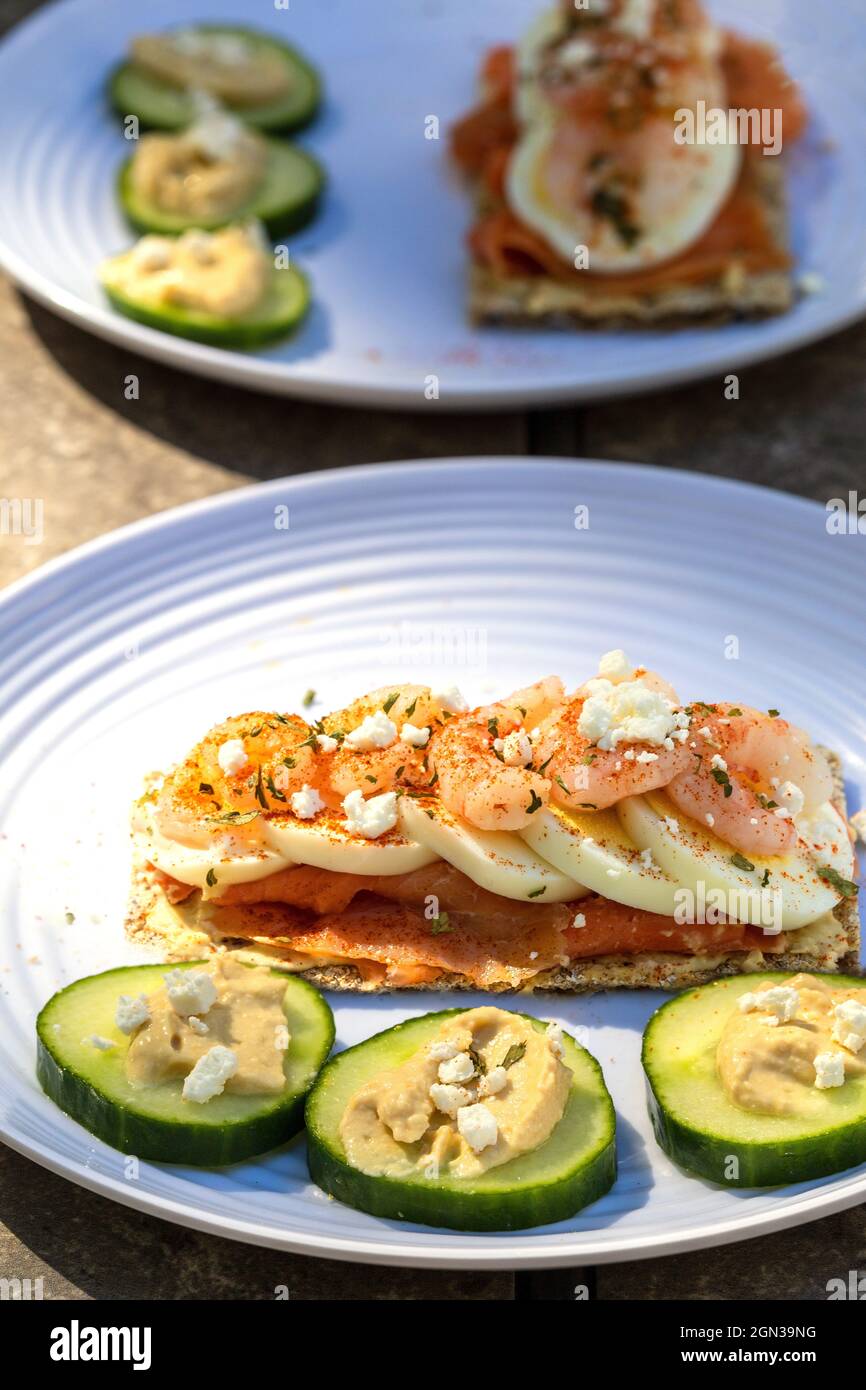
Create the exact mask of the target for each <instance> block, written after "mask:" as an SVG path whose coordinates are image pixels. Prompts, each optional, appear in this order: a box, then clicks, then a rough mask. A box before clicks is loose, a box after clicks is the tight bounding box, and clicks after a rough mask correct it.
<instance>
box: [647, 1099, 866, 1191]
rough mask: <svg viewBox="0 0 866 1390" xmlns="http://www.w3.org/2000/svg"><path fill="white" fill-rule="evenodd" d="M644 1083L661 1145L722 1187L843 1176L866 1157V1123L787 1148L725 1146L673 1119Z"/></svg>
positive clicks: (679, 1161)
mask: <svg viewBox="0 0 866 1390" xmlns="http://www.w3.org/2000/svg"><path fill="white" fill-rule="evenodd" d="M646 1081H647V1108H648V1109H649V1114H650V1120H651V1121H652V1127H653V1134H654V1135H655V1137H656V1141H657V1143H658V1145H659V1147H660V1148H662V1149H664V1151H665V1153H666V1154H667V1156H668V1158H671V1159H673V1161H674V1163H677V1164H678V1165H679V1166H680V1167H681V1168H686V1169H687V1170H688V1171H689V1172H690V1173H694V1174H695V1175H696V1176H697V1177H700V1178H706V1179H707V1180H708V1181H709V1182H712V1183H716V1184H717V1185H718V1186H719V1187H787V1186H789V1185H790V1184H792V1183H799V1182H811V1181H813V1180H814V1179H816V1178H827V1177H830V1176H832V1175H833V1174H834V1173H842V1172H844V1171H845V1169H846V1168H856V1167H857V1166H858V1164H861V1163H863V1161H864V1159H866V1120H864V1121H863V1124H862V1125H847V1126H845V1128H844V1129H840V1130H839V1131H838V1133H837V1134H836V1135H832V1136H831V1135H823V1136H822V1137H821V1138H820V1139H816V1138H815V1137H814V1136H811V1137H810V1138H808V1139H800V1140H797V1139H795V1140H790V1139H787V1140H785V1144H784V1147H782V1146H781V1145H773V1146H770V1145H767V1144H749V1143H743V1142H742V1141H741V1140H738V1141H737V1142H736V1146H735V1144H734V1141H733V1140H731V1141H729V1142H728V1143H727V1144H726V1143H725V1142H724V1140H720V1139H716V1138H713V1137H712V1136H710V1135H706V1134H702V1133H701V1132H700V1130H697V1129H694V1128H692V1127H691V1126H690V1125H686V1124H683V1123H682V1121H681V1120H676V1119H674V1117H673V1116H672V1115H670V1114H669V1113H668V1112H667V1111H666V1110H665V1109H664V1107H663V1106H662V1105H661V1104H660V1103H659V1100H658V1098H657V1096H656V1094H655V1092H654V1091H653V1088H652V1083H651V1081H650V1079H649V1077H647V1079H646ZM732 1151H733V1152H735V1153H736V1157H737V1160H738V1165H739V1166H738V1176H737V1177H736V1178H726V1177H725V1176H724V1172H725V1161H726V1159H727V1157H728V1156H729V1155H730V1154H731V1152H732Z"/></svg>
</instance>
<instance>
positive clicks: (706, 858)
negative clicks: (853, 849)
mask: <svg viewBox="0 0 866 1390" xmlns="http://www.w3.org/2000/svg"><path fill="white" fill-rule="evenodd" d="M829 809H830V811H831V812H832V809H833V808H832V807H830V808H829ZM616 813H617V816H618V818H619V821H620V824H621V825H622V828H623V830H624V831H625V832H626V834H627V835H628V836H629V837H630V839H631V840H632V841H633V842H634V843H635V844H636V845H639V846H640V847H641V849H645V850H649V851H650V853H651V854H652V857H653V859H654V860H655V862H656V863H658V864H659V865H660V866H661V868H662V869H663V870H664V871H665V873H667V874H669V875H670V877H671V878H672V879H675V880H676V882H677V883H678V884H679V885H680V887H681V888H684V889H687V890H689V891H690V892H691V893H692V894H693V895H694V900H695V902H696V903H697V902H699V901H701V900H702V899H704V900H706V898H707V895H708V894H709V893H711V892H712V893H716V894H722V895H724V898H725V901H726V903H727V904H728V912H727V915H728V916H731V917H735V918H736V919H737V920H738V921H741V922H751V923H752V924H754V925H755V926H763V927H765V928H766V927H767V926H768V925H773V926H775V927H781V928H782V929H783V930H785V931H792V930H796V929H797V928H798V927H804V926H807V925H808V924H809V923H810V922H814V921H816V920H817V919H818V918H819V917H821V916H823V915H824V913H826V912H830V911H832V909H833V908H834V907H835V905H836V903H837V902H838V901H839V897H840V894H839V893H838V892H836V891H835V890H834V889H833V888H832V887H831V885H830V884H829V883H828V882H827V881H826V880H825V879H822V878H821V877H820V875H819V873H818V872H817V867H818V864H817V861H816V857H815V856H814V855H813V854H812V853H810V852H809V851H808V849H807V846H806V845H805V843H804V842H803V841H801V843H800V847H799V848H798V849H797V850H796V851H794V852H793V853H791V854H786V855H772V856H768V855H756V854H751V855H749V856H748V857H746V856H745V855H742V854H739V853H738V852H737V851H736V850H733V849H732V848H731V846H730V845H727V844H725V843H724V841H722V840H719V839H718V838H717V837H716V836H715V835H713V833H712V831H711V830H709V829H708V828H707V827H706V826H701V825H698V824H697V822H695V821H692V820H690V819H689V818H688V817H687V816H684V815H683V814H682V812H681V811H678V810H677V808H676V807H675V806H674V804H673V802H672V801H670V799H669V798H668V797H667V796H666V795H665V794H664V792H647V793H646V794H645V795H643V796H631V797H626V798H625V800H623V801H620V802H618V803H617V807H616ZM846 839H847V837H846ZM840 862H841V863H843V865H845V864H847V863H848V858H847V857H846V858H844V859H841V860H840ZM820 863H821V865H824V864H830V866H831V867H832V868H835V867H836V865H835V864H832V863H831V860H830V858H829V857H828V858H826V859H825V858H823V857H822V858H821V859H820ZM749 865H751V866H752V867H751V868H749V867H748V866H749ZM838 872H843V870H842V869H840V870H838ZM843 876H844V872H843ZM773 894H777V895H778V900H777V901H778V912H776V911H775V909H774V908H771V906H770V900H769V898H768V896H767V895H773ZM771 917H772V918H773V920H772V921H771V920H770V919H771Z"/></svg>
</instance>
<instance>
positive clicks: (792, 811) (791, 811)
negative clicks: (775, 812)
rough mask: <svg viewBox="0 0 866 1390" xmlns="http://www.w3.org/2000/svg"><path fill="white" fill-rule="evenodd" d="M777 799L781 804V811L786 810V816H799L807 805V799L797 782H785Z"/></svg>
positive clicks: (778, 792) (777, 794)
mask: <svg viewBox="0 0 866 1390" xmlns="http://www.w3.org/2000/svg"><path fill="white" fill-rule="evenodd" d="M775 799H776V800H777V801H779V802H781V806H780V807H779V810H784V812H785V815H786V816H799V815H800V813H801V811H802V810H803V807H804V806H805V804H806V798H805V796H804V795H803V792H802V791H801V790H800V788H799V787H798V786H797V784H796V783H795V782H783V783H782V785H781V786H780V787H779V789H778V790H777V792H776V798H775Z"/></svg>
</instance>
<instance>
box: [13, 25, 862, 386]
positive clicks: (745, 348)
mask: <svg viewBox="0 0 866 1390" xmlns="http://www.w3.org/2000/svg"><path fill="white" fill-rule="evenodd" d="M78 3H79V0H50V3H49V4H47V5H45V6H44V7H43V8H41V9H39V10H36V11H35V12H34V13H32V14H30V15H27V16H25V17H24V18H22V19H21V20H19V21H17V22H16V23H15V24H13V25H11V26H10V27H9V29H7V31H6V32H5V34H4V35H3V37H2V39H0V63H2V61H3V58H4V57H5V55H6V51H7V49H8V48H10V47H14V45H15V44H16V42H18V41H19V40H20V39H21V38H22V36H24V38H25V41H26V39H27V38H28V37H29V36H30V35H32V33H33V32H34V31H37V32H38V30H39V29H41V28H43V27H44V28H46V29H48V30H50V28H51V25H52V23H53V21H54V20H55V17H56V15H57V14H58V13H59V12H61V11H67V10H71V11H73V12H74V10H75V7H76V5H77V4H78ZM0 270H2V271H4V272H5V273H6V274H7V275H8V276H9V278H10V279H11V280H12V282H13V283H14V284H15V285H16V286H17V287H18V289H19V290H21V291H23V292H24V293H26V294H27V295H29V296H30V297H31V298H32V299H34V300H35V301H36V302H37V303H39V304H41V305H42V306H43V307H44V308H46V309H48V310H49V311H51V312H53V313H55V314H57V315H58V316H59V317H60V318H62V319H64V320H66V321H67V322H69V323H72V324H73V325H74V326H76V327H78V328H80V329H81V330H82V331H84V332H88V333H91V334H93V335H94V336H95V337H97V338H100V339H102V340H103V341H107V342H110V343H113V344H116V345H119V346H122V347H125V348H128V349H129V350H131V351H135V352H139V353H141V355H142V356H144V357H147V358H149V359H150V360H152V361H157V362H163V363H166V364H168V365H169V366H171V367H172V368H174V369H175V370H177V371H181V372H188V373H190V374H192V375H193V376H199V377H204V378H206V379H210V380H216V381H224V382H228V383H230V384H232V385H234V386H238V387H240V388H242V389H244V390H248V391H260V392H263V393H265V394H269V395H278V396H286V397H289V398H292V399H299V400H311V401H318V402H320V403H327V404H338V405H349V406H359V405H361V406H368V407H371V408H376V409H403V410H406V409H408V410H413V411H418V412H420V411H423V410H426V409H428V408H429V404H430V403H429V401H427V400H426V399H425V397H424V393H423V391H422V390H420V389H419V383H418V382H417V381H413V382H412V383H411V384H409V383H408V382H406V383H399V382H397V383H395V382H394V381H393V380H392V382H391V383H390V384H386V383H382V384H377V383H375V382H371V381H370V380H369V379H367V378H365V377H364V376H363V375H362V374H360V373H359V372H358V370H357V369H355V370H354V371H351V370H348V371H343V372H341V373H340V374H339V375H334V374H332V375H331V376H330V377H327V378H323V377H321V376H319V375H318V374H317V373H316V372H315V371H310V370H309V368H307V369H305V368H304V365H303V361H301V362H299V363H292V364H290V365H289V364H283V363H280V362H272V361H270V360H269V359H266V358H262V357H259V356H257V355H256V354H255V353H248V354H247V353H241V352H238V351H233V350H225V349H220V348H214V347H209V346H208V345H206V344H203V343H196V342H192V341H187V340H184V339H182V338H173V337H172V336H171V335H170V334H166V333H161V332H159V331H158V330H156V329H153V328H148V327H147V326H145V325H143V324H137V323H134V322H133V321H132V320H127V319H124V318H123V317H122V316H121V315H119V314H115V313H112V312H111V311H109V310H108V309H107V308H105V307H102V306H98V305H93V304H89V303H88V302H87V301H86V300H83V299H81V298H80V296H79V295H77V294H74V293H72V292H70V291H67V290H64V289H62V288H61V287H59V286H57V285H55V284H54V282H53V281H52V280H51V278H50V276H48V275H46V274H45V273H44V272H42V271H40V270H38V269H36V268H34V267H31V266H30V265H29V264H28V263H27V262H26V261H25V260H24V259H23V258H22V257H20V256H19V255H18V254H17V253H16V252H15V251H14V250H13V249H12V248H10V247H8V246H7V245H6V244H5V242H3V241H2V240H0ZM796 271H797V267H794V273H796ZM852 288H853V289H854V294H853V295H852V296H851V297H850V298H849V299H848V300H847V304H848V307H847V308H844V309H841V310H840V311H839V312H837V313H835V314H832V315H830V316H829V318H827V319H826V320H823V321H822V320H819V321H817V322H814V321H813V322H811V323H810V322H808V321H807V322H805V323H803V324H802V325H800V327H799V329H798V330H796V331H793V332H791V333H790V334H788V335H787V336H786V337H785V338H784V340H783V341H782V342H778V341H774V340H773V339H770V340H769V341H765V342H757V343H754V344H753V345H751V346H749V345H748V344H746V343H742V344H741V345H740V346H739V347H734V348H733V349H731V348H727V347H726V346H725V343H724V341H723V340H722V339H720V340H719V343H718V347H717V348H715V349H713V350H712V352H711V356H710V357H709V358H707V359H706V360H704V361H695V362H689V361H688V360H685V361H683V362H681V363H680V364H679V365H677V366H673V365H671V366H668V367H666V368H663V369H658V368H656V369H653V368H651V367H650V368H648V369H645V368H642V367H639V368H637V369H635V371H634V372H633V373H632V375H631V376H626V377H624V378H623V377H620V378H619V379H613V378H608V379H606V380H605V381H603V382H600V383H583V384H582V383H580V382H579V381H560V382H557V383H555V384H547V383H545V382H539V383H538V384H537V385H532V384H527V383H526V382H524V383H523V384H522V385H517V384H514V383H512V382H506V384H505V385H504V386H501V387H499V386H496V385H492V384H491V385H489V386H485V387H481V388H478V387H473V386H472V384H471V382H469V381H467V380H466V379H465V378H462V379H459V378H458V379H457V380H456V381H455V382H453V383H449V384H448V386H447V407H448V409H450V410H452V411H454V412H460V413H464V412H471V411H481V410H489V409H491V408H497V409H502V410H506V411H509V412H511V411H516V410H521V409H525V408H527V407H534V406H540V405H564V404H569V403H570V404H589V403H592V402H595V401H604V400H613V399H617V398H622V397H625V396H640V395H644V394H646V393H648V392H652V391H659V390H667V389H670V388H675V387H685V386H688V385H691V384H693V383H695V382H698V381H703V380H707V379H709V378H710V377H712V376H713V375H715V374H716V373H717V372H719V371H722V372H725V371H727V372H731V371H734V372H736V371H739V370H742V369H743V368H746V367H751V366H754V365H756V364H758V363H760V362H766V361H772V360H774V359H776V358H779V357H784V356H786V355H787V354H789V353H791V352H797V351H800V350H801V349H803V348H805V347H808V346H809V345H810V344H812V343H815V342H819V341H821V340H822V339H824V338H827V337H830V336H832V335H834V334H836V333H840V332H843V331H844V330H845V329H846V328H848V327H850V326H851V325H852V324H854V323H856V322H857V321H858V320H860V319H862V318H864V317H866V281H864V282H863V283H862V284H861V285H860V287H859V300H858V299H857V289H856V287H852ZM785 318H786V316H785V315H781V316H778V319H779V322H780V323H782V324H784V321H785ZM765 321H766V322H772V320H765ZM491 331H493V332H495V331H496V330H491ZM636 331H638V332H639V331H640V330H636ZM718 331H719V330H718V329H717V328H714V327H713V326H708V327H707V329H706V332H707V333H708V334H714V333H718ZM671 332H672V334H675V332H676V330H671Z"/></svg>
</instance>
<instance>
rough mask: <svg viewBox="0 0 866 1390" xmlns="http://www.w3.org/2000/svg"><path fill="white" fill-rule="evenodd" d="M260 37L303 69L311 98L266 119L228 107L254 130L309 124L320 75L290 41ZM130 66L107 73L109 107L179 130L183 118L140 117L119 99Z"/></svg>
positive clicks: (317, 104) (151, 125)
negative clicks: (293, 109)
mask: <svg viewBox="0 0 866 1390" xmlns="http://www.w3.org/2000/svg"><path fill="white" fill-rule="evenodd" d="M196 28H198V29H218V30H220V31H228V32H232V33H248V32H249V30H247V29H245V28H244V27H243V26H239V25H225V24H211V25H208V24H199V25H196ZM263 37H265V38H267V39H268V42H269V43H272V44H273V45H274V46H275V47H278V48H281V49H284V50H285V51H287V52H288V53H289V54H290V55H291V58H292V61H293V62H294V63H295V64H297V66H298V67H299V68H301V69H302V70H303V71H304V73H305V75H306V77H307V79H308V81H309V83H310V90H311V98H310V101H309V102H308V103H307V105H306V106H304V107H302V108H301V109H300V110H299V111H297V112H295V113H294V114H293V115H290V116H288V117H283V118H279V117H275V118H272V119H270V120H265V121H262V120H257V119H256V116H255V110H256V108H255V107H250V108H247V109H246V113H245V112H244V109H243V108H238V107H233V108H231V109H232V111H233V112H234V114H236V115H237V116H238V117H239V119H240V120H242V121H245V122H246V124H247V125H251V126H253V127H255V129H256V130H262V131H269V132H271V133H272V134H288V133H289V132H290V131H296V130H302V129H303V128H304V127H305V126H308V125H310V123H311V122H312V121H313V120H315V118H316V116H317V115H318V113H319V110H320V108H321V104H322V81H321V78H320V77H319V74H318V72H317V71H316V69H315V68H314V67H313V65H312V63H308V62H307V60H306V58H304V57H303V56H302V55H301V54H300V53H299V52H298V50H297V49H296V48H293V47H292V45H291V44H288V43H283V42H282V41H281V40H280V39H276V38H273V37H272V36H271V35H270V34H267V35H264V36H263ZM133 66H134V65H133V64H132V63H130V62H129V61H128V60H126V59H124V61H122V62H120V63H118V64H117V65H116V66H115V67H114V68H113V69H112V70H111V72H110V73H109V74H108V79H107V81H106V84H105V94H106V97H107V99H108V103H109V105H110V106H111V107H112V109H113V110H114V111H116V112H117V114H118V115H119V116H136V117H137V118H138V123H139V127H140V128H141V129H143V130H180V129H182V128H183V125H184V122H183V121H181V122H176V121H170V122H163V121H158V120H152V119H151V120H148V119H147V117H145V116H142V115H141V114H140V112H138V111H130V110H129V109H128V108H127V105H126V103H125V102H124V101H123V100H122V86H123V75H124V72H125V71H126V69H127V68H131V67H133ZM165 85H166V86H168V85H169V84H168V83H166V84H165ZM172 90H173V89H172Z"/></svg>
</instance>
